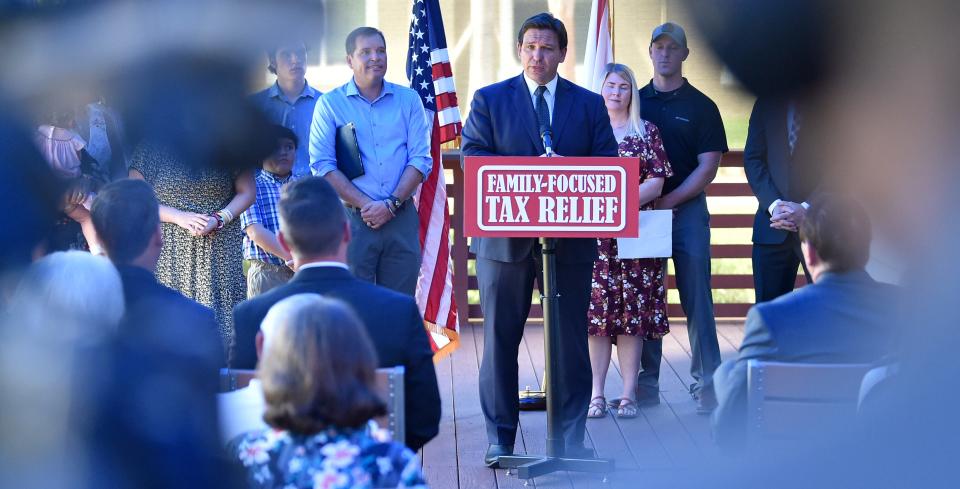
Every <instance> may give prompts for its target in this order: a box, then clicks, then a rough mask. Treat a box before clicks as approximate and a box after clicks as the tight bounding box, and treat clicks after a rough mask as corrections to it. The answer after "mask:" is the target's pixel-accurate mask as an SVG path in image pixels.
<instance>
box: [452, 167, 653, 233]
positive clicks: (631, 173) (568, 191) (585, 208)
mask: <svg viewBox="0 0 960 489" xmlns="http://www.w3.org/2000/svg"><path fill="white" fill-rule="evenodd" d="M639 163H640V161H639V159H637V158H594V157H566V158H540V157H535V156H467V157H465V158H464V228H465V234H466V235H467V236H477V237H553V238H588V237H591V238H614V237H622V236H631V237H636V236H637V228H638V226H639V222H638V219H637V216H638V213H637V209H639V208H640V205H639V198H640V197H639V185H640V170H639Z"/></svg>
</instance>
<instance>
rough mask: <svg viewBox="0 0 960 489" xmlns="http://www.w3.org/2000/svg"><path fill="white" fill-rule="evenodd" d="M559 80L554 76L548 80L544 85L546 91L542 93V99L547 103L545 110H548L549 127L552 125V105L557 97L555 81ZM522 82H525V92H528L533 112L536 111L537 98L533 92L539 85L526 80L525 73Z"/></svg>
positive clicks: (557, 76)
mask: <svg viewBox="0 0 960 489" xmlns="http://www.w3.org/2000/svg"><path fill="white" fill-rule="evenodd" d="M559 79H560V76H559V75H554V76H553V80H550V81H549V82H548V83H547V85H546V87H547V91H545V92H543V98H544V99H545V100H546V101H547V109H549V110H550V125H553V103H554V101H555V100H556V97H557V80H559ZM523 81H525V82H527V90H529V91H530V100H532V101H533V110H534V111H536V110H537V96H536V95H535V92H536V91H537V87H539V86H540V84H539V83H537V82H535V81H533V80H531V79H529V78H527V74H526V73H524V74H523Z"/></svg>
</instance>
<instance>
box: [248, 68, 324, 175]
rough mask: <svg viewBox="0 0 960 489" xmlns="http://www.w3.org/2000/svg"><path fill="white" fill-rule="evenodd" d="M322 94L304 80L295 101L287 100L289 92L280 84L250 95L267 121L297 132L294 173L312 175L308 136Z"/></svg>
mask: <svg viewBox="0 0 960 489" xmlns="http://www.w3.org/2000/svg"><path fill="white" fill-rule="evenodd" d="M320 95H322V94H321V93H320V92H319V91H317V90H315V89H314V88H313V87H311V86H310V84H309V83H306V82H304V85H303V91H302V92H300V96H299V97H297V99H296V100H294V101H293V102H291V101H289V100H287V97H286V95H284V94H283V92H282V91H281V90H280V86H279V85H277V84H276V83H274V84H273V85H271V86H270V88H267V89H266V90H263V91H260V92H257V93H255V94H253V95H251V96H250V99H251V100H252V101H253V103H254V105H256V106H257V108H259V109H260V110H261V111H263V113H264V115H266V116H267V120H269V121H270V122H271V123H273V124H279V125H281V126H283V127H286V128H288V129H290V130H291V131H293V133H294V134H296V135H297V139H298V141H297V159H296V161H294V163H293V174H294V175H298V176H301V175H309V174H310V151H309V149H308V146H309V145H308V138H309V137H310V123H311V121H312V120H313V108H314V105H316V103H317V100H318V99H319V98H320Z"/></svg>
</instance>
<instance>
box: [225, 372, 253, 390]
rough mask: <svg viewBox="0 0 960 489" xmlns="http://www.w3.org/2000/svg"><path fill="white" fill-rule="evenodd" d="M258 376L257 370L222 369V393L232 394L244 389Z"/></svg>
mask: <svg viewBox="0 0 960 489" xmlns="http://www.w3.org/2000/svg"><path fill="white" fill-rule="evenodd" d="M256 376H257V371H256V370H241V369H236V368H221V369H220V392H230V391H235V390H237V389H243V388H244V387H246V386H247V385H249V384H250V381H251V380H253V378H254V377H256Z"/></svg>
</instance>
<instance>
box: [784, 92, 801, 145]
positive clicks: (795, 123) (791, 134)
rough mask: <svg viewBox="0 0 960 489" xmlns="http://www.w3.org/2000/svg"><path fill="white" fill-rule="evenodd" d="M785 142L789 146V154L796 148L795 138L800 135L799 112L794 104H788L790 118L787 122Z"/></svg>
mask: <svg viewBox="0 0 960 489" xmlns="http://www.w3.org/2000/svg"><path fill="white" fill-rule="evenodd" d="M787 125H788V128H787V142H788V143H789V144H790V154H791V155H793V151H794V150H795V149H796V147H797V137H798V136H799V135H800V111H799V110H798V109H797V106H796V104H790V117H789V120H788V121H787Z"/></svg>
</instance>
